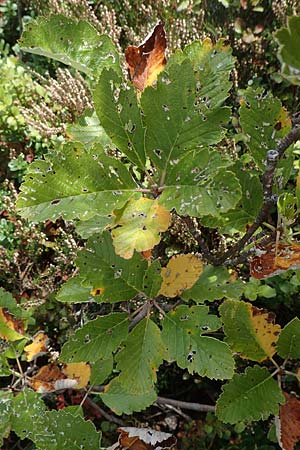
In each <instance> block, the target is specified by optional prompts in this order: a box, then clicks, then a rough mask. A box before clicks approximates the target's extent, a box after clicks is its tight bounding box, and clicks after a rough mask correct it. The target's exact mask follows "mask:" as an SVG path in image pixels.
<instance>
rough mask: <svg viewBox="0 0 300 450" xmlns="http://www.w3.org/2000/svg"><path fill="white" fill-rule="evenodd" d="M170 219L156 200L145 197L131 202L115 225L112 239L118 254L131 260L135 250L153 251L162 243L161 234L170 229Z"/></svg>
mask: <svg viewBox="0 0 300 450" xmlns="http://www.w3.org/2000/svg"><path fill="white" fill-rule="evenodd" d="M170 219H171V215H170V213H169V211H168V210H167V209H166V208H164V207H163V206H161V205H159V204H158V203H157V201H155V200H151V199H149V198H145V197H141V198H139V199H138V200H130V201H129V202H128V204H127V205H126V206H125V208H124V209H123V210H122V211H121V212H120V214H117V217H116V220H115V223H114V226H115V228H114V229H113V231H112V238H113V244H114V247H115V251H116V254H117V255H120V256H122V258H125V259H130V258H132V256H133V253H134V250H136V251H137V252H142V251H145V250H149V249H152V248H153V247H154V246H155V245H157V244H158V243H159V241H160V232H162V231H166V230H167V228H168V227H169V224H170Z"/></svg>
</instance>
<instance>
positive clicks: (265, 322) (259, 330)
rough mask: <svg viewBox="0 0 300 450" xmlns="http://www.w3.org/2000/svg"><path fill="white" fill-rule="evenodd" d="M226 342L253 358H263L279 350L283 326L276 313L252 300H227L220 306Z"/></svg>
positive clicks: (243, 354)
mask: <svg viewBox="0 0 300 450" xmlns="http://www.w3.org/2000/svg"><path fill="white" fill-rule="evenodd" d="M219 310H220V313H221V316H222V320H223V324H224V325H223V328H224V332H225V334H226V342H227V343H228V344H229V345H230V347H231V348H232V350H233V351H235V352H239V353H240V354H241V356H242V357H243V358H247V359H250V360H252V361H263V360H265V359H267V358H271V357H272V356H273V355H274V353H275V351H276V350H275V343H276V341H277V339H278V335H279V333H280V326H279V325H276V324H275V323H274V315H273V314H272V313H268V312H265V310H263V309H258V308H255V307H254V306H253V305H252V304H251V303H246V302H242V301H235V300H225V302H223V303H222V305H221V306H220V308H219Z"/></svg>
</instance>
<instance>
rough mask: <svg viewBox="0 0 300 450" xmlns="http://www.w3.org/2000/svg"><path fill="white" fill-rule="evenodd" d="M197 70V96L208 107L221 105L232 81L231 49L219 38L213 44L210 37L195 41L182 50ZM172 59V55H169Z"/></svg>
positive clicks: (232, 61) (232, 60) (232, 62)
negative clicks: (198, 84)
mask: <svg viewBox="0 0 300 450" xmlns="http://www.w3.org/2000/svg"><path fill="white" fill-rule="evenodd" d="M185 55H186V56H187V57H188V58H189V59H190V61H191V62H192V64H193V67H194V70H196V71H197V74H196V77H197V80H199V82H200V87H199V88H198V89H199V96H200V98H201V100H202V102H203V103H205V104H206V105H209V106H210V108H216V107H218V106H221V105H222V104H223V103H224V101H225V100H226V98H227V97H228V95H229V90H230V89H231V86H232V83H231V81H229V77H230V73H231V71H232V69H233V68H234V58H233V57H232V49H231V48H230V46H226V45H225V44H224V40H223V39H220V40H219V41H217V42H216V44H215V45H213V44H212V43H211V40H210V39H208V38H207V39H204V40H203V42H200V41H195V42H193V43H192V44H189V45H187V46H186V47H185V49H184V50H183V56H185ZM171 59H172V57H171Z"/></svg>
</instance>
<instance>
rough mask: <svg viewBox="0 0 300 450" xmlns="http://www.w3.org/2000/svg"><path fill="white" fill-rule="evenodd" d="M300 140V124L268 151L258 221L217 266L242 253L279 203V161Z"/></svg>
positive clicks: (216, 260) (217, 262)
mask: <svg viewBox="0 0 300 450" xmlns="http://www.w3.org/2000/svg"><path fill="white" fill-rule="evenodd" d="M298 140H300V127H299V124H296V125H295V127H294V128H293V129H292V130H291V131H290V132H289V133H288V134H287V135H286V136H285V137H284V138H283V139H281V141H280V142H279V144H278V146H277V148H276V150H269V151H268V153H267V165H266V170H265V172H264V174H263V179H262V184H263V193H264V200H263V204H262V207H261V210H260V211H259V213H258V215H257V217H256V219H255V220H254V222H253V224H252V225H251V226H250V227H249V228H248V230H247V232H246V233H245V234H244V236H243V237H242V238H241V239H240V240H239V241H238V242H237V243H236V244H235V245H234V246H233V247H231V248H230V249H229V250H227V252H225V253H224V254H223V255H220V256H219V257H217V258H216V259H215V264H217V265H221V264H223V263H224V262H225V261H226V260H227V259H228V258H232V256H234V255H235V254H236V253H240V252H241V250H242V249H243V248H244V247H245V245H246V244H247V242H248V241H249V240H250V239H251V237H252V236H253V234H254V233H255V232H256V230H257V229H258V228H259V227H260V225H261V224H262V223H263V222H264V221H265V219H266V218H267V216H268V213H269V211H270V208H271V207H272V206H273V205H274V204H275V203H276V202H277V198H276V197H275V196H274V195H273V182H274V174H275V169H276V167H277V164H278V161H279V160H280V158H281V157H282V156H283V154H284V152H285V151H286V150H287V149H288V147H289V146H290V145H291V144H293V143H294V142H296V141H298Z"/></svg>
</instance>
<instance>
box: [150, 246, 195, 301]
mask: <svg viewBox="0 0 300 450" xmlns="http://www.w3.org/2000/svg"><path fill="white" fill-rule="evenodd" d="M202 270H203V263H202V261H201V259H200V258H198V257H197V256H195V255H192V254H191V253H188V254H186V255H175V256H172V258H171V259H170V261H169V262H168V264H167V266H166V267H164V268H163V269H162V270H161V275H162V279H163V282H162V285H161V288H160V291H159V294H161V295H164V296H165V297H176V296H177V295H180V294H181V293H182V292H183V291H184V290H185V289H189V288H190V287H192V286H193V284H194V283H195V282H196V281H197V279H198V278H199V275H200V274H201V273H202Z"/></svg>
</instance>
